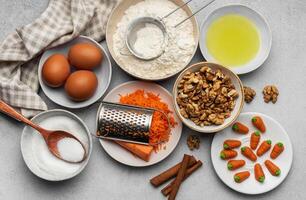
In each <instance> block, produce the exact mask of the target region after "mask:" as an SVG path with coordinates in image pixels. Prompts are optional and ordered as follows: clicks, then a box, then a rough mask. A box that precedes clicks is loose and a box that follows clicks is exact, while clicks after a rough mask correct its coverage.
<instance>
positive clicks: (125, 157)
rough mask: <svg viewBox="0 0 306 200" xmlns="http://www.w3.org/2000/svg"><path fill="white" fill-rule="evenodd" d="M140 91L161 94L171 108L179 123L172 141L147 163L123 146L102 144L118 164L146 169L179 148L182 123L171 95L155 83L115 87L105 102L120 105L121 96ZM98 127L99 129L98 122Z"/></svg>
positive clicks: (172, 134)
mask: <svg viewBox="0 0 306 200" xmlns="http://www.w3.org/2000/svg"><path fill="white" fill-rule="evenodd" d="M138 89H140V90H144V91H145V92H153V93H155V94H159V95H160V97H161V99H162V101H164V102H165V103H167V104H168V106H169V109H170V110H172V111H173V116H174V119H175V121H176V122H177V125H176V126H175V127H174V128H172V129H171V136H170V139H169V141H168V142H167V143H166V144H164V145H163V147H165V149H164V148H162V149H160V150H159V151H158V152H154V151H153V152H152V155H151V157H150V160H149V161H148V162H146V161H143V160H141V159H140V158H138V157H136V156H134V155H133V154H132V153H131V152H129V151H127V150H126V149H124V148H122V147H121V146H119V145H117V144H115V143H114V142H112V141H109V140H102V139H100V144H101V146H102V147H103V149H104V150H105V151H106V152H107V153H108V154H109V155H110V156H111V157H112V158H113V159H115V160H117V161H118V162H120V163H122V164H125V165H129V166H133V167H145V166H150V165H153V164H156V163H158V162H160V161H162V160H164V159H165V158H166V157H168V156H169V155H170V153H171V152H172V151H173V150H174V149H175V147H176V146H177V144H178V142H179V140H180V138H181V134H182V122H181V121H180V119H179V118H178V116H177V115H176V114H175V112H174V108H173V100H172V96H171V94H170V93H169V92H168V91H167V90H166V89H164V88H163V87H161V86H160V85H158V84H155V83H150V82H142V81H130V82H127V83H123V84H121V85H119V86H117V87H115V88H114V89H112V90H111V91H110V92H109V93H108V94H107V95H106V96H105V98H104V99H103V100H104V101H108V102H115V103H118V102H119V99H120V96H119V95H126V94H128V93H132V92H134V91H136V90H138ZM99 110H100V108H99ZM98 113H99V111H98ZM97 119H98V118H97ZM96 127H97V121H96Z"/></svg>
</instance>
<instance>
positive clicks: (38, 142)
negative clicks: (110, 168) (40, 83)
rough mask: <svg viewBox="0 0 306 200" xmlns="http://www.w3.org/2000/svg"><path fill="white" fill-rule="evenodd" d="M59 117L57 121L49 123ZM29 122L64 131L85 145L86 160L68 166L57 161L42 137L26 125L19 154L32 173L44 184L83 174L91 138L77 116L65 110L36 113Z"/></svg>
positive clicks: (90, 149) (89, 150) (89, 153)
mask: <svg viewBox="0 0 306 200" xmlns="http://www.w3.org/2000/svg"><path fill="white" fill-rule="evenodd" d="M59 118H60V122H57V123H54V121H53V123H51V122H52V120H59ZM32 121H33V122H34V123H36V124H38V125H41V126H42V127H43V128H46V129H50V130H64V131H67V132H69V133H71V134H73V135H74V136H76V137H77V138H78V139H79V140H80V141H81V142H82V143H83V144H84V145H85V148H86V152H87V158H86V159H85V160H84V161H83V162H82V163H78V164H72V163H67V162H65V161H62V160H59V159H58V158H56V157H55V156H53V155H52V154H51V153H50V152H49V150H48V147H47V145H45V141H44V139H43V137H42V136H41V135H39V133H38V132H37V131H36V130H34V129H33V128H31V127H28V126H26V127H25V128H24V129H23V131H22V136H21V142H20V144H21V153H22V157H23V159H24V161H25V163H26V165H27V166H28V168H29V169H30V170H31V172H32V173H33V174H35V175H36V176H38V177H40V178H42V179H45V180H48V181H62V180H66V179H70V178H72V177H74V176H76V175H78V174H79V173H80V172H81V171H83V169H84V168H85V167H86V165H87V163H88V161H89V158H90V156H91V151H92V139H91V135H90V132H89V129H88V128H87V126H86V125H85V123H84V122H83V121H82V120H81V119H80V118H79V117H78V116H76V115H75V114H73V113H71V112H69V111H65V110H61V109H55V110H49V111H45V112H41V113H39V114H38V115H36V116H35V117H33V118H32ZM41 147H44V148H41Z"/></svg>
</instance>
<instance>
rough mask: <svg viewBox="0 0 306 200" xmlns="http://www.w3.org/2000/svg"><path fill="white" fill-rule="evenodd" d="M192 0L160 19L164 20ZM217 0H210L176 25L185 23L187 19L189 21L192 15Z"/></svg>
mask: <svg viewBox="0 0 306 200" xmlns="http://www.w3.org/2000/svg"><path fill="white" fill-rule="evenodd" d="M191 1H193V0H188V1H187V2H186V3H184V4H183V5H181V6H180V7H178V8H176V9H174V10H173V11H171V12H170V13H168V14H167V15H165V16H163V17H162V18H161V19H160V20H161V21H162V20H163V19H165V18H167V17H169V16H170V15H172V14H173V13H175V12H176V11H178V10H179V9H181V8H183V7H184V6H186V5H187V4H189V3H190V2H191ZM214 1H215V0H211V1H210V2H208V3H207V4H205V5H204V6H203V7H201V8H199V9H198V10H197V11H195V12H194V13H193V14H192V15H190V16H189V17H187V18H185V19H184V20H182V21H181V22H179V23H178V24H176V25H175V26H174V27H175V28H176V27H178V26H179V25H181V24H183V23H184V22H185V21H187V20H188V19H190V18H191V17H193V16H194V15H196V14H197V13H198V12H200V11H201V10H203V9H204V8H206V7H207V6H209V5H210V4H212V3H213V2H214Z"/></svg>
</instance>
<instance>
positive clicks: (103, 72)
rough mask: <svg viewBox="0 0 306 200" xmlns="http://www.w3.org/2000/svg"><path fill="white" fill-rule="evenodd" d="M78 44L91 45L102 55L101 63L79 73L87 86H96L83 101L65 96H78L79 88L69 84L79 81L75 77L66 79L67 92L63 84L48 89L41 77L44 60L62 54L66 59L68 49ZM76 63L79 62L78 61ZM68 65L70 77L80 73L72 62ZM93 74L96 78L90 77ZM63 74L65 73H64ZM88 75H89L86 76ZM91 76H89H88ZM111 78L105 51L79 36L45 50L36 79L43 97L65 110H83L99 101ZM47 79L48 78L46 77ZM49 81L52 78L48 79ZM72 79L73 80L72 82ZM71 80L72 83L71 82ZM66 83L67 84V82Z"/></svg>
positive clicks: (88, 39)
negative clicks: (65, 108) (83, 77)
mask: <svg viewBox="0 0 306 200" xmlns="http://www.w3.org/2000/svg"><path fill="white" fill-rule="evenodd" d="M78 43H89V44H91V45H94V46H95V47H97V49H99V50H100V51H101V53H102V61H101V63H99V64H98V65H97V66H95V67H94V68H93V69H92V70H86V71H85V72H83V73H79V74H81V76H83V75H84V74H85V76H86V78H87V80H88V82H87V83H88V84H89V86H90V85H92V84H94V85H96V89H95V90H94V91H92V94H91V95H90V96H91V97H89V98H88V99H83V100H76V99H73V98H72V97H71V96H69V95H68V94H67V91H68V90H69V92H70V93H73V94H78V92H79V88H78V87H74V86H73V84H71V82H72V83H73V82H74V81H78V80H80V79H79V78H78V77H77V76H75V77H74V78H73V77H68V78H67V80H66V81H68V80H69V78H71V79H70V81H69V83H70V84H67V85H68V86H67V88H68V89H67V90H65V87H64V85H65V83H64V85H62V86H60V87H56V88H55V87H50V86H49V85H48V84H46V80H44V77H43V75H42V70H43V66H44V63H45V62H46V60H47V59H48V58H49V57H50V56H52V55H53V54H62V55H64V56H65V57H66V58H67V57H68V52H69V49H70V48H71V47H72V46H73V45H75V44H78ZM78 62H81V61H80V60H79V61H78ZM69 64H70V70H71V73H70V75H69V76H71V74H74V73H73V72H75V71H81V70H77V69H76V68H75V67H74V66H73V65H72V64H74V63H73V62H71V63H69ZM92 72H93V73H94V74H95V76H96V78H95V77H94V75H92V74H93V73H92ZM63 73H66V72H65V71H64V72H63ZM88 74H89V75H88ZM90 75H91V76H90ZM111 77H112V66H111V62H110V59H109V56H108V54H107V52H106V50H105V49H104V48H103V47H102V46H101V45H100V44H99V43H97V42H96V41H94V40H93V39H91V38H89V37H85V36H79V37H77V38H75V39H73V40H71V41H69V42H67V43H64V44H62V45H59V46H56V47H53V48H50V49H48V50H46V51H45V52H44V53H43V55H42V57H41V59H40V62H39V66H38V79H39V83H40V86H41V88H42V90H43V92H44V93H45V95H46V96H47V97H48V98H49V99H50V100H52V101H53V102H54V103H56V104H58V105H61V106H64V107H67V108H83V107H86V106H89V105H91V104H93V103H94V102H96V101H97V100H99V99H100V98H101V97H102V96H103V94H104V93H105V92H106V90H107V88H108V86H109V84H110V82H111ZM48 78H49V77H48ZM50 78H51V79H52V78H54V77H52V76H51V77H50ZM73 79H74V80H73ZM71 80H72V81H71ZM67 83H68V82H67Z"/></svg>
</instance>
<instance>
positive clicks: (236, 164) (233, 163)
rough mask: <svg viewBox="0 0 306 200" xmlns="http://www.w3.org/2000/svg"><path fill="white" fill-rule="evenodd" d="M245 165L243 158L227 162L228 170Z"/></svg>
mask: <svg viewBox="0 0 306 200" xmlns="http://www.w3.org/2000/svg"><path fill="white" fill-rule="evenodd" d="M244 165H245V161H244V160H230V161H228V162H227V169H228V170H235V169H238V168H240V167H243V166H244Z"/></svg>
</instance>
